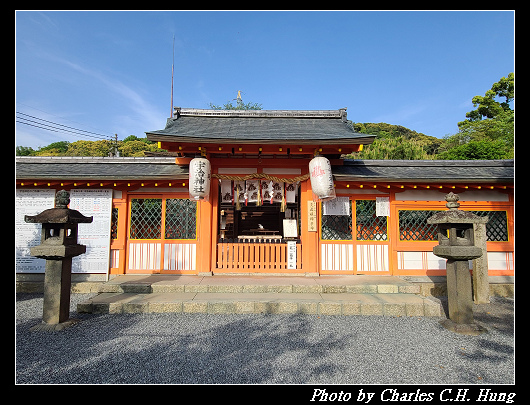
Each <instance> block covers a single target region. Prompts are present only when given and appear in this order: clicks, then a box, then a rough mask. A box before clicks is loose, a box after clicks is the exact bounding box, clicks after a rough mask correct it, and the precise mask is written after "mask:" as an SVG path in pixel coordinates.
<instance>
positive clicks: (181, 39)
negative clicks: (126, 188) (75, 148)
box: [15, 11, 514, 148]
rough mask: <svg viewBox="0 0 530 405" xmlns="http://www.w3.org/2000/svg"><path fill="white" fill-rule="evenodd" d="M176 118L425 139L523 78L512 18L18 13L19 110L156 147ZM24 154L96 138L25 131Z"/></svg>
mask: <svg viewBox="0 0 530 405" xmlns="http://www.w3.org/2000/svg"><path fill="white" fill-rule="evenodd" d="M173 35H175V84H174V103H173V104H174V105H175V106H181V107H187V108H208V104H209V103H210V102H211V103H214V104H223V103H225V102H226V101H228V100H231V99H234V98H235V97H236V95H237V91H238V90H241V91H242V96H243V101H245V102H250V101H251V102H257V103H261V104H262V106H263V108H264V109H271V110H272V109H300V110H325V109H338V108H342V107H347V108H348V118H349V119H351V120H352V121H354V122H387V123H389V124H396V125H403V126H405V127H407V128H410V129H413V130H415V131H418V132H423V133H425V134H426V135H432V136H436V137H443V136H444V135H447V134H452V133H455V132H457V129H458V128H457V122H458V121H461V120H463V119H465V113H466V112H467V111H470V110H471V109H472V108H473V106H472V103H471V99H472V97H473V96H475V95H483V94H484V93H485V92H486V90H488V89H489V88H490V87H491V85H492V84H493V83H494V82H496V81H498V80H499V79H500V78H501V77H503V76H506V75H508V73H510V72H513V71H514V13H513V12H512V11H482V12H479V11H453V12H445V11H437V12H435V11H433V12H424V11H412V12H405V11H386V12H379V11H374V12H369V11H337V12H332V11H329V12H328V11H313V12H296V11H291V12H238V11H233V12H222V11H220V12H189V11H180V12H178V11H176V12H172V11H160V12H118V11H115V12H61V11H58V12H42V11H40V12H39V11H18V12H16V72H15V73H16V111H19V112H22V113H24V114H28V115H32V116H35V117H38V118H42V119H46V120H49V121H52V122H56V123H60V124H62V125H67V126H70V127H74V128H78V129H83V130H85V131H91V132H94V133H98V134H103V135H109V136H110V135H112V134H114V133H117V134H118V139H123V138H125V137H126V136H128V135H131V134H133V135H137V136H140V137H143V136H145V134H144V132H145V131H149V130H156V129H162V128H163V127H164V126H165V122H166V119H167V118H168V117H169V115H170V95H171V91H170V89H171V60H172V41H173ZM16 138H17V139H16V144H17V145H23V146H31V147H33V148H37V147H39V146H45V145H47V144H49V143H51V142H55V141H59V140H68V141H70V142H73V141H76V140H80V139H88V140H89V139H91V138H85V137H80V136H76V135H73V134H68V133H58V132H50V131H46V130H43V129H39V128H35V127H32V126H28V125H23V124H18V123H17V124H16Z"/></svg>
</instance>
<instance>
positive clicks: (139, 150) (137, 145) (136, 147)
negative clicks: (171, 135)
mask: <svg viewBox="0 0 530 405" xmlns="http://www.w3.org/2000/svg"><path fill="white" fill-rule="evenodd" d="M126 139H127V138H126ZM118 150H119V151H120V155H121V156H124V157H126V156H135V157H142V156H145V154H144V151H149V152H157V151H160V149H158V147H157V144H156V143H150V144H147V143H145V142H144V141H143V140H132V141H128V142H125V141H123V142H118Z"/></svg>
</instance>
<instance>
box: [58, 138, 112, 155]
mask: <svg viewBox="0 0 530 405" xmlns="http://www.w3.org/2000/svg"><path fill="white" fill-rule="evenodd" d="M112 150H113V146H112V142H111V141H76V142H72V143H70V144H69V145H68V150H67V151H66V153H65V156H102V157H104V156H109V153H110V152H111V151H112Z"/></svg>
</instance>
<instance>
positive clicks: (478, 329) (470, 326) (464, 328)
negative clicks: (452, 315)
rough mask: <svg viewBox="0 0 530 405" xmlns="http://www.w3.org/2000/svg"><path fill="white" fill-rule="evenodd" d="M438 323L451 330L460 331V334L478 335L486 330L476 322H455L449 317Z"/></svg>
mask: <svg viewBox="0 0 530 405" xmlns="http://www.w3.org/2000/svg"><path fill="white" fill-rule="evenodd" d="M440 325H442V326H443V327H444V328H445V329H447V330H450V331H451V332H455V333H460V334H461V335H470V336H478V335H481V334H482V333H485V332H487V331H488V330H487V329H485V328H483V327H482V326H480V325H478V324H476V323H456V322H453V321H452V320H450V319H444V320H443V321H440Z"/></svg>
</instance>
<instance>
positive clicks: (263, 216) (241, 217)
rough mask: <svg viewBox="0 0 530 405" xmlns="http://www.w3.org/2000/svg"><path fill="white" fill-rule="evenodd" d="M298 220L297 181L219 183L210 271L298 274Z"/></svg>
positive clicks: (223, 181)
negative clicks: (214, 261)
mask: <svg viewBox="0 0 530 405" xmlns="http://www.w3.org/2000/svg"><path fill="white" fill-rule="evenodd" d="M258 190H259V192H258ZM238 196H239V201H237V198H238ZM300 215H301V210H300V184H299V182H293V183H287V182H282V181H275V180H268V179H265V180H255V179H252V180H248V181H237V180H236V181H233V180H229V179H223V180H221V181H220V184H219V197H218V216H217V219H218V226H217V229H218V232H217V257H216V269H215V270H214V272H216V273H296V272H301V271H302V242H301V237H300V235H301V229H300Z"/></svg>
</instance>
